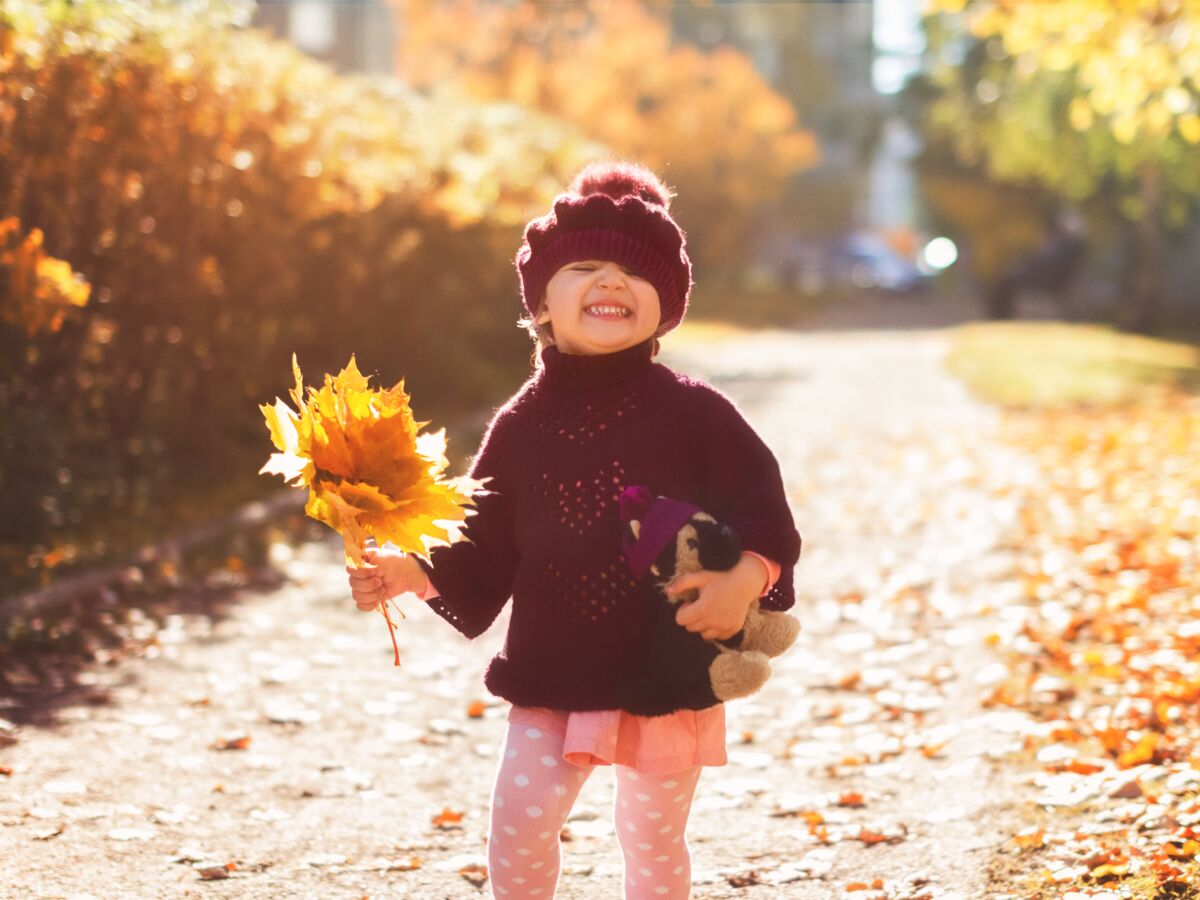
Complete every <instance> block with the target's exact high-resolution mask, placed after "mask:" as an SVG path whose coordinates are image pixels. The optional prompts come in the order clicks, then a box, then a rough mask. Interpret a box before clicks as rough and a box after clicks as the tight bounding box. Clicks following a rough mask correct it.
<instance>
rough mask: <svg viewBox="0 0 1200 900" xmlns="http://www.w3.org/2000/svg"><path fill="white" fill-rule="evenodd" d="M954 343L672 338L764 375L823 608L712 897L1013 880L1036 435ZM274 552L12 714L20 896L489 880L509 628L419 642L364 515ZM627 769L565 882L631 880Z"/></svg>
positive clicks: (806, 573)
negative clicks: (390, 625)
mask: <svg viewBox="0 0 1200 900" xmlns="http://www.w3.org/2000/svg"><path fill="white" fill-rule="evenodd" d="M944 340H945V339H944V337H943V336H942V335H941V334H940V333H938V332H934V331H909V332H906V333H888V332H841V333H815V334H785V333H763V334H758V335H754V336H749V337H745V338H742V339H738V340H733V341H719V342H713V343H699V342H697V343H690V344H687V345H685V346H683V347H680V348H676V349H674V350H673V351H671V352H670V353H669V354H668V356H667V357H666V361H668V362H670V363H671V364H673V365H676V366H678V367H680V368H682V369H684V370H685V371H689V372H692V373H695V374H698V375H700V376H702V377H706V378H708V379H709V380H711V381H712V382H713V383H714V384H716V385H717V386H719V387H720V388H721V389H722V390H724V391H726V392H727V393H729V394H730V395H732V396H733V397H734V398H735V399H736V400H737V401H738V402H739V404H740V405H741V406H742V408H743V410H744V411H745V412H746V414H747V416H748V417H749V418H750V419H751V421H752V422H753V423H754V424H755V425H756V427H758V428H759V430H760V432H761V433H762V435H763V436H764V438H765V439H766V440H767V441H768V443H769V444H770V445H771V446H772V447H773V448H774V449H775V450H776V452H777V454H778V456H779V458H780V461H781V464H782V466H783V470H784V472H785V476H786V480H787V485H788V489H789V492H790V495H791V497H792V501H793V507H794V510H795V513H796V517H797V521H798V522H799V524H800V527H801V530H802V531H803V533H804V535H805V553H804V556H803V558H802V560H801V565H800V568H799V570H798V579H797V581H798V591H799V595H800V596H799V601H798V606H797V611H798V613H799V614H800V616H801V618H802V620H803V622H804V626H805V630H804V633H803V634H802V636H801V638H800V641H799V644H798V645H797V647H796V648H794V649H793V650H792V651H791V652H790V653H789V654H788V655H786V656H785V657H783V658H782V659H781V660H779V661H778V662H777V663H776V666H775V675H774V677H773V679H772V681H771V682H770V683H769V684H768V685H767V687H766V688H765V689H764V690H763V691H762V692H761V693H760V694H758V695H757V696H755V697H753V698H750V699H748V700H745V701H740V702H736V703H733V704H731V705H730V708H729V721H730V745H731V752H730V758H731V761H730V765H729V766H728V767H725V768H723V769H713V770H708V771H707V772H706V773H705V775H704V777H703V778H702V780H701V786H700V791H699V793H698V797H697V800H696V803H695V806H694V813H693V816H692V821H691V825H690V828H689V840H690V842H691V844H692V847H693V860H694V866H695V889H694V891H693V896H694V897H696V898H722V897H742V896H745V897H754V898H766V897H795V898H802V900H803V898H829V897H841V896H846V894H845V893H844V892H845V888H846V887H847V886H848V885H849V884H851V883H852V882H871V881H872V880H873V879H875V878H882V879H883V881H884V888H883V890H882V892H881V891H876V892H875V894H874V895H872V894H862V893H855V894H850V895H849V896H856V897H867V896H881V895H882V896H887V897H889V898H906V897H907V898H916V897H920V896H922V895H924V896H928V897H930V898H943V897H964V898H965V897H991V896H993V895H994V894H996V893H999V885H995V886H991V885H989V882H988V878H989V876H988V872H989V869H990V866H991V862H992V860H993V858H994V852H995V851H996V850H997V849H998V848H999V847H1000V846H1001V845H1002V844H1003V843H1004V841H1005V840H1006V839H1007V838H1008V837H1009V836H1010V835H1011V834H1012V833H1013V832H1015V831H1016V830H1017V829H1018V828H1019V824H1018V822H1017V818H1016V804H1017V803H1018V801H1019V798H1020V797H1022V796H1023V795H1024V793H1023V792H1024V791H1025V790H1026V789H1025V788H1024V787H1023V786H1022V785H1021V784H1019V783H1018V781H1019V773H1016V772H1014V771H1013V770H1011V769H1010V768H1009V767H1007V766H1005V765H1002V764H1001V763H999V762H998V761H996V759H994V757H996V756H998V755H999V753H1000V752H1002V751H1003V749H1005V748H1006V747H1007V746H1008V745H1009V744H1010V743H1011V740H1012V736H1011V733H1010V732H1011V728H1010V722H1009V721H1008V719H1007V718H1006V717H1005V715H1003V714H1000V713H991V712H988V711H987V710H985V709H983V708H982V707H981V705H980V699H981V697H982V696H983V695H984V693H985V691H986V689H987V684H986V682H987V680H988V673H989V672H992V671H994V670H993V669H989V666H990V665H993V664H994V663H995V662H996V660H994V659H992V658H991V657H990V652H989V651H988V649H987V646H986V643H985V640H984V637H985V635H986V634H987V632H988V631H989V630H991V629H990V626H989V622H991V621H992V618H991V617H992V616H994V615H995V613H992V612H989V608H990V607H999V606H1001V605H1002V604H1003V603H1004V602H1005V601H1006V599H1007V593H1006V592H1007V591H1009V590H1011V588H1010V587H1009V585H1008V583H1007V582H1006V580H1005V573H1006V572H1007V571H1008V566H1009V559H1008V556H1007V555H1006V553H1005V552H1004V549H1003V532H1004V525H1005V516H1006V515H1008V514H1009V511H1008V510H1007V509H1006V508H1005V507H1003V506H1002V505H998V504H996V503H995V502H993V501H992V500H990V499H989V495H988V493H987V484H988V482H989V480H990V478H991V476H992V474H994V472H996V471H999V470H1001V469H1003V468H1005V467H1009V466H1011V465H1013V464H1014V463H1013V461H1012V460H1011V459H1010V458H1009V457H1008V456H1007V455H1006V451H1004V450H1003V449H1001V448H999V447H998V446H996V445H995V442H994V441H993V440H992V439H991V437H990V436H989V433H990V430H991V429H992V428H993V427H994V424H995V423H994V414H993V413H992V412H991V411H990V410H989V409H987V408H985V407H982V406H980V405H978V404H976V403H974V402H973V401H971V400H970V399H969V398H968V397H967V396H966V395H965V393H964V392H963V390H962V389H961V388H960V387H959V386H958V385H957V384H956V383H955V382H954V381H952V380H951V379H950V378H949V377H948V376H946V375H945V374H944V373H943V372H942V371H941V368H940V358H941V355H942V353H943V352H944ZM273 553H274V556H275V558H276V561H277V563H278V564H279V566H280V567H281V568H282V569H283V570H284V571H286V573H287V574H288V575H289V578H290V580H289V583H288V584H286V585H285V586H284V587H282V588H279V589H277V590H274V591H272V592H269V593H251V592H247V593H245V594H243V595H242V596H240V597H237V598H235V599H236V600H237V601H238V602H236V603H234V604H232V605H231V606H230V607H229V609H228V615H227V616H225V617H218V618H216V619H210V618H208V617H201V616H190V615H180V616H177V617H175V618H173V619H172V620H170V621H169V623H168V627H166V628H165V629H162V630H161V631H159V632H158V634H157V637H156V639H155V640H154V641H153V642H151V643H150V644H149V646H148V647H147V648H146V652H145V653H144V654H142V655H141V656H140V657H133V658H128V657H127V658H123V659H121V660H119V661H117V662H115V663H114V664H112V665H106V666H96V667H93V668H90V669H89V670H87V671H85V672H84V673H83V681H84V683H85V686H87V687H88V688H90V691H91V701H90V702H88V703H81V704H79V705H73V706H71V705H64V706H62V707H60V708H57V709H56V710H54V711H53V716H43V719H45V718H50V719H51V721H49V722H48V723H46V724H38V725H25V726H22V727H19V728H16V729H12V730H9V731H8V732H5V731H3V730H0V740H3V741H4V743H6V744H8V746H4V745H3V744H0V766H4V767H7V768H9V769H11V774H8V775H7V776H4V775H0V896H3V897H14V898H16V897H20V898H28V897H45V898H49V897H76V898H81V897H87V896H91V897H97V898H108V897H139V898H140V897H181V896H183V897H187V896H197V897H199V896H212V897H217V896H221V897H237V898H243V897H245V898H260V897H261V898H288V897H319V898H335V897H336V898H340V897H419V898H434V897H450V898H458V897H471V896H478V895H480V893H481V891H480V889H478V888H476V887H475V886H473V884H472V883H471V881H470V880H469V877H468V876H471V875H472V871H473V870H472V869H471V868H470V867H471V866H481V865H482V864H483V862H484V835H485V828H486V816H487V800H488V794H489V788H490V783H491V778H492V774H493V771H494V767H495V764H496V752H497V747H498V745H499V742H500V740H501V737H502V735H503V729H504V715H505V713H506V707H505V706H504V705H503V704H501V703H499V702H497V701H495V700H493V699H492V698H489V697H486V696H484V695H483V694H482V686H481V674H482V671H483V668H484V666H485V665H486V663H487V660H488V659H489V658H490V657H491V655H492V654H493V653H495V652H496V650H497V649H498V647H499V645H500V642H501V638H502V629H501V628H498V627H497V628H493V630H492V631H491V632H489V633H488V634H487V635H485V636H484V637H483V638H481V639H479V640H477V641H475V642H467V641H465V640H463V639H461V638H460V637H458V636H457V635H456V634H455V633H454V632H453V631H451V630H450V629H449V628H447V627H446V626H445V625H444V623H442V622H441V621H440V620H439V619H437V617H436V616H434V615H433V614H432V613H430V612H429V611H427V610H425V609H424V608H422V607H421V606H420V604H419V603H416V602H406V604H405V609H406V611H408V612H409V614H410V617H409V619H408V620H407V621H405V622H403V623H401V627H400V629H399V639H400V641H401V656H402V660H403V666H402V668H400V669H394V668H393V667H392V665H391V654H392V650H391V646H390V642H389V641H388V638H387V633H386V628H385V627H384V625H383V622H382V619H381V618H380V617H378V616H376V615H364V614H359V613H357V612H355V611H354V610H353V606H352V604H351V602H350V600H349V597H348V593H347V591H346V589H345V576H344V572H343V571H342V563H341V558H340V557H341V554H340V546H339V544H338V543H337V542H335V541H334V540H330V541H328V542H318V543H313V544H308V545H304V546H300V547H296V548H289V547H286V546H282V545H279V546H277V547H276V548H275V550H274V551H273ZM2 699H3V698H0V700H2ZM474 701H482V704H483V706H482V715H479V716H478V717H472V716H471V715H470V714H469V707H470V706H471V704H472V703H473V702H474ZM478 711H479V710H475V712H478ZM5 715H8V714H6V713H5V712H4V710H3V709H0V716H5ZM14 718H16V717H15V716H14ZM222 746H226V747H228V748H229V749H217V748H219V747H222ZM612 791H613V782H612V776H611V773H610V772H603V771H602V772H598V773H597V774H596V775H595V776H594V777H593V778H592V779H591V780H590V781H589V782H588V784H587V785H586V786H585V788H584V791H583V793H582V795H581V797H580V800H579V803H578V804H577V806H576V809H575V812H574V815H573V817H572V819H571V821H570V822H569V823H568V829H569V832H570V837H571V839H570V840H569V841H568V842H567V843H565V845H564V861H565V868H564V875H563V878H562V880H561V882H560V891H559V896H560V897H562V898H568V900H570V898H579V900H584V898H587V900H591V898H607V897H617V896H619V895H620V890H619V884H620V860H619V857H618V851H617V849H616V841H615V838H614V836H613V833H612V828H611V825H610V823H609V810H610V806H611V803H612ZM443 810H448V811H449V812H450V813H451V814H452V815H449V816H446V817H443V822H442V824H441V825H436V824H435V823H434V821H433V820H434V817H435V816H437V815H438V814H439V813H442V812H443ZM460 813H461V814H462V817H461V820H458V821H445V820H448V819H455V818H456V817H457V815H458V814H460ZM464 869H465V874H463V870H464ZM205 871H207V872H208V873H209V874H221V875H224V876H227V877H222V878H217V879H212V880H209V879H206V878H205V877H204V876H203V874H202V873H203V872H205ZM738 885H741V886H738Z"/></svg>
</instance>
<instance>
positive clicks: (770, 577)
mask: <svg viewBox="0 0 1200 900" xmlns="http://www.w3.org/2000/svg"><path fill="white" fill-rule="evenodd" d="M742 556H753V557H754V558H755V559H757V560H758V561H759V562H760V563H762V564H763V567H764V568H765V569H766V570H767V571H766V579H767V581H766V585H765V586H764V587H763V589H762V593H761V594H759V595H758V596H760V597H765V596H767V594H768V593H770V591H771V588H773V587H775V582H777V581H778V580H779V572H780V567H779V563H777V562H775V560H773V559H767V558H766V557H765V556H763V555H762V554H761V553H755V552H754V551H753V550H743V551H742Z"/></svg>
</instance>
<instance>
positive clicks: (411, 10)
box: [393, 0, 818, 265]
mask: <svg viewBox="0 0 1200 900" xmlns="http://www.w3.org/2000/svg"><path fill="white" fill-rule="evenodd" d="M393 5H394V7H395V9H396V12H397V16H398V17H399V18H400V21H401V29H400V33H401V38H400V41H399V43H398V46H397V54H396V63H397V70H398V74H399V75H400V76H401V77H402V78H403V79H404V80H406V81H408V82H409V83H411V84H414V85H416V86H418V87H422V88H431V89H432V88H444V87H445V86H447V85H451V86H453V87H455V88H457V89H459V90H462V91H464V92H465V93H467V94H469V95H471V96H472V97H475V98H478V99H485V100H507V101H510V102H513V103H515V104H518V105H521V106H524V107H528V108H533V109H538V110H541V111H543V112H545V113H547V114H550V115H552V116H554V117H556V118H559V119H561V120H563V121H566V122H568V123H570V124H572V125H574V126H576V127H577V128H579V129H580V130H581V131H583V132H584V133H586V134H587V135H589V136H590V137H592V138H594V139H596V140H598V141H600V142H602V143H603V144H605V145H607V146H608V147H609V148H611V149H612V150H613V151H614V152H615V153H617V154H619V155H622V156H629V157H633V158H635V159H637V160H639V161H641V162H643V163H645V164H646V165H648V166H650V167H651V168H653V169H655V170H657V171H659V172H661V173H663V175H664V176H665V177H666V179H667V181H668V182H669V183H670V184H671V185H672V186H674V187H675V188H676V189H677V190H678V191H679V198H678V200H677V201H675V204H674V209H675V211H676V212H677V214H678V216H679V219H680V221H683V222H686V223H687V224H688V242H689V246H690V248H691V251H692V255H693V258H695V259H696V260H697V261H698V262H699V263H700V264H701V265H705V264H707V265H720V264H722V263H728V262H730V261H733V260H734V259H736V257H737V254H738V252H739V250H740V249H741V248H742V246H743V242H744V240H745V238H746V237H747V235H748V227H749V225H750V224H751V222H752V218H753V212H754V210H755V209H756V208H761V207H762V206H764V205H766V204H768V203H770V202H772V201H773V200H774V199H775V198H777V197H778V196H779V194H780V192H781V190H782V188H783V186H784V184H785V183H786V181H787V180H788V179H789V178H790V177H791V176H792V175H794V174H795V173H796V172H798V171H800V170H802V169H804V168H807V167H810V166H812V165H814V164H815V163H816V161H817V157H818V149H817V144H816V140H815V138H814V137H813V135H812V134H811V132H808V131H805V130H803V129H801V128H800V127H799V123H798V120H797V116H796V112H795V110H794V109H793V107H792V106H791V104H790V103H789V102H788V101H787V100H786V99H785V98H784V97H782V96H781V95H780V94H778V93H776V92H775V91H774V90H772V89H771V87H770V85H769V84H768V83H767V82H766V81H765V80H764V79H763V77H762V76H761V75H760V74H759V73H758V72H757V71H756V70H755V68H754V66H753V64H752V63H751V61H750V60H749V59H748V58H747V57H746V56H745V55H744V54H742V53H739V52H737V51H735V50H732V49H730V48H728V47H719V48H717V49H715V50H713V51H711V52H705V51H702V50H700V49H699V48H698V47H695V46H693V45H690V44H687V43H677V42H673V41H672V36H671V32H670V28H669V25H668V22H667V21H666V20H665V15H664V13H662V12H659V11H657V10H655V9H654V8H653V7H648V6H647V5H645V4H643V3H641V2H636V0H613V2H604V3H600V2H597V0H587V2H580V3H572V4H549V3H532V2H519V3H490V2H483V0H466V2H461V3H430V2H403V3H400V2H397V0H393Z"/></svg>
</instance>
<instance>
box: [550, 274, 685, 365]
mask: <svg viewBox="0 0 1200 900" xmlns="http://www.w3.org/2000/svg"><path fill="white" fill-rule="evenodd" d="M661 316H662V309H661V307H660V306H659V303H658V291H656V290H655V289H654V285H652V284H651V283H650V282H649V281H647V280H646V279H644V278H642V277H641V276H640V275H638V274H637V273H635V272H631V271H629V270H628V269H626V268H625V267H624V266H621V265H618V264H617V263H614V262H607V261H604V260H594V259H588V260H581V261H578V262H572V263H567V264H566V265H565V266H563V267H562V268H561V269H559V270H558V271H557V272H555V273H554V275H553V277H551V279H550V281H549V283H548V284H547V285H546V309H545V312H543V313H542V315H541V316H540V317H539V319H538V321H540V322H546V321H549V323H550V327H551V328H552V329H553V331H554V344H555V346H557V347H558V349H559V350H561V351H562V352H563V353H573V354H578V355H583V356H591V355H595V354H599V353H616V352H617V351H618V350H625V349H627V348H629V347H633V346H635V345H636V344H640V343H642V342H643V341H646V340H649V339H650V337H651V336H652V335H653V334H654V332H655V331H656V330H657V329H658V323H659V319H660V317H661Z"/></svg>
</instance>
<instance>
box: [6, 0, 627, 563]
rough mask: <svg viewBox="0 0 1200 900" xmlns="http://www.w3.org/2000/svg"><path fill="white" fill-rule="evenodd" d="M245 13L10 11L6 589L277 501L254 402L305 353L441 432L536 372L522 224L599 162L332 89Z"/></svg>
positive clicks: (485, 120)
mask: <svg viewBox="0 0 1200 900" xmlns="http://www.w3.org/2000/svg"><path fill="white" fill-rule="evenodd" d="M250 9H251V6H250V4H248V3H246V2H234V0H211V2H195V3H189V4H187V5H186V6H185V5H180V4H177V3H173V2H168V0H109V2H91V3H69V2H65V0H58V2H51V3H46V2H37V0H12V2H9V3H6V4H5V5H4V6H3V7H2V8H0V72H2V73H3V74H2V78H0V159H2V160H3V164H2V165H0V412H2V414H3V416H4V421H5V427H4V429H3V430H2V431H0V585H3V584H5V583H8V584H29V583H39V582H44V581H45V580H46V579H47V578H48V577H49V576H50V574H51V570H52V569H54V568H56V567H59V566H69V565H70V564H72V563H82V562H85V561H87V560H90V559H97V558H105V557H110V556H113V555H115V554H120V553H122V552H129V551H130V550H131V549H132V548H133V547H134V546H138V545H139V544H140V543H142V542H145V541H147V540H150V539H153V538H155V537H158V536H159V535H160V533H161V532H174V531H177V530H179V529H180V528H183V527H185V526H186V525H188V524H189V523H191V522H196V521H204V520H205V519H206V518H208V517H211V516H212V515H214V514H215V513H217V512H220V511H223V510H226V509H228V508H230V507H231V506H232V505H234V504H235V503H236V502H237V501H239V500H243V499H249V498H250V497H253V496H257V495H261V494H262V493H263V492H264V491H266V490H273V489H275V486H273V485H270V484H268V483H267V482H266V480H265V479H262V478H259V477H258V476H257V475H256V474H255V473H256V472H257V470H258V467H259V465H261V462H262V456H263V453H264V452H265V450H266V449H268V448H267V446H266V445H265V444H264V437H265V432H264V429H263V427H262V422H261V415H260V414H259V412H258V410H257V404H258V403H261V402H264V401H267V400H269V399H270V398H271V397H272V396H273V395H276V394H282V393H284V391H285V390H286V388H287V386H288V382H289V379H290V374H289V373H290V370H291V355H292V353H293V352H298V353H299V356H300V359H301V362H302V363H303V364H304V366H305V370H306V371H310V372H311V371H322V370H324V371H336V370H337V369H338V368H340V367H341V366H342V365H344V364H345V362H346V360H347V359H349V357H350V354H351V352H356V353H357V354H358V360H359V363H360V365H361V366H362V368H363V370H364V371H366V372H376V371H377V372H378V373H379V374H380V376H381V379H382V380H383V381H385V382H387V383H389V384H390V383H393V382H394V381H395V380H396V379H398V378H400V377H401V376H404V377H405V378H406V379H407V381H408V384H409V387H410V390H412V391H413V392H414V393H415V394H416V395H417V398H418V399H417V402H416V408H417V411H418V413H419V414H421V415H423V416H425V417H429V418H436V419H439V420H442V421H444V420H445V419H446V417H447V416H449V415H452V414H460V412H461V411H462V410H464V409H475V408H478V407H480V406H483V405H486V404H489V403H491V402H493V401H496V400H498V399H500V398H501V397H503V396H504V395H506V394H507V393H508V392H509V390H510V389H511V387H512V386H513V385H514V384H515V383H518V382H519V380H520V378H522V377H523V376H524V374H525V372H526V370H527V367H526V365H525V359H526V358H527V355H528V341H527V338H526V337H525V336H524V335H523V334H522V333H521V332H520V330H519V329H518V328H517V327H515V326H516V319H517V317H518V303H517V301H516V285H515V282H514V279H513V277H512V269H511V258H512V253H513V248H514V247H515V246H516V245H517V243H518V242H519V238H520V228H521V224H522V223H523V222H524V221H525V220H526V219H528V218H529V217H530V216H531V215H533V214H534V213H535V212H540V211H541V210H543V209H544V208H545V206H546V204H547V203H548V201H549V199H550V197H551V196H553V192H554V190H555V189H556V188H557V187H558V186H559V185H561V184H563V183H564V182H565V181H566V180H567V179H568V178H569V177H570V176H571V175H572V174H573V173H574V172H575V171H576V170H577V169H578V167H579V166H580V165H581V164H582V163H583V162H584V161H586V160H587V159H590V158H593V157H595V156H597V155H599V154H600V153H602V152H603V147H601V146H600V145H598V144H596V143H595V142H594V141H591V140H590V139H588V138H587V137H585V136H584V135H582V134H581V133H580V132H579V131H578V130H577V129H575V128H573V127H571V126H570V125H567V124H564V123H562V122H558V121H554V120H551V119H549V118H547V117H545V116H542V115H539V114H538V113H536V112H529V111H524V110H522V109H520V108H518V107H515V106H511V105H498V104H484V103H478V102H470V101H466V100H462V99H459V100H453V101H452V100H449V99H447V100H439V101H435V100H431V99H430V98H428V97H425V96H422V95H421V94H419V93H417V92H416V91H414V90H412V89H411V88H408V87H406V86H405V85H403V84H400V83H398V82H395V81H394V80H393V81H381V80H379V79H367V78H351V77H342V76H337V75H335V74H334V73H333V72H331V71H330V69H329V68H328V67H327V66H324V65H322V64H320V63H318V62H315V61H313V60H311V59H309V58H308V57H306V56H305V55H304V54H302V53H300V52H299V51H297V50H296V49H294V48H292V47H289V46H287V45H286V44H283V43H281V42H277V41H272V40H270V39H269V38H267V37H266V36H265V35H263V34H262V33H260V32H257V31H253V30H249V29H246V28H244V27H243V26H245V24H246V23H247V22H248V20H249V11H250ZM439 334H445V335H449V336H451V337H448V338H447V339H446V340H440V341H435V340H434V339H433V336H435V335H439ZM434 344H436V348H434V347H433V346H432V345H434ZM117 522H120V523H121V525H120V527H115V526H114V523H117Z"/></svg>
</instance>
